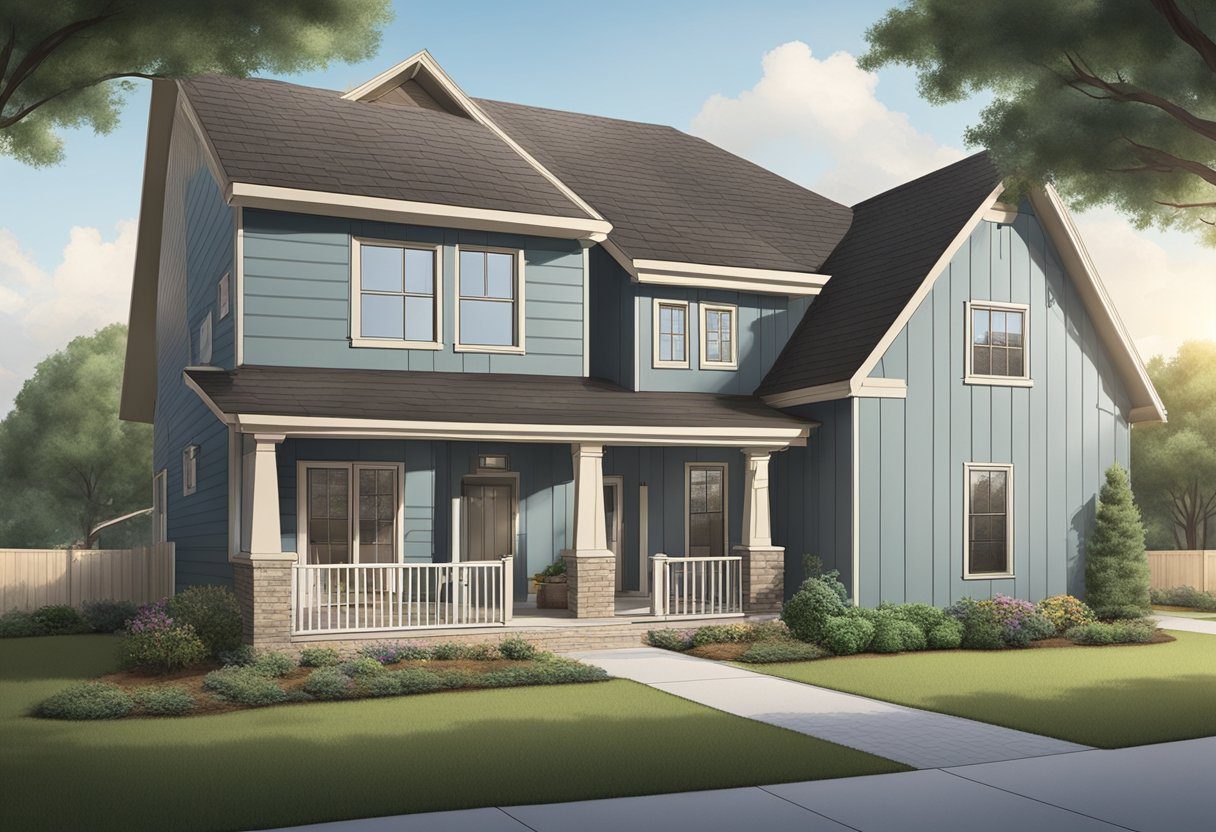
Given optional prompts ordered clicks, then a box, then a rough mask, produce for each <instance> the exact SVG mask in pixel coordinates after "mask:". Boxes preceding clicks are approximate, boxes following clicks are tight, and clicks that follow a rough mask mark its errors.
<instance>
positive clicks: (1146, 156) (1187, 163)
mask: <svg viewBox="0 0 1216 832" xmlns="http://www.w3.org/2000/svg"><path fill="white" fill-rule="evenodd" d="M1120 138H1122V139H1123V141H1125V142H1127V143H1128V144H1129V145H1131V146H1132V148H1133V149H1134V150H1135V152H1136V155H1137V156H1139V157H1140V159H1141V160H1142V161H1143V162H1144V163H1145V164H1144V165H1142V166H1140V167H1135V168H1107V170H1109V171H1111V172H1112V173H1140V172H1145V171H1151V172H1154V173H1171V172H1174V171H1181V172H1183V173H1190V174H1194V175H1195V176H1198V177H1199V178H1200V179H1202V180H1204V181H1205V182H1209V183H1211V184H1213V185H1216V170H1212V169H1211V168H1210V167H1208V166H1207V165H1205V164H1203V163H1202V162H1196V161H1193V160H1191V159H1183V158H1182V157H1180V156H1175V155H1174V154H1173V153H1168V152H1166V151H1164V150H1159V149H1157V148H1155V147H1149V146H1148V145H1144V144H1140V143H1139V142H1136V141H1132V140H1131V139H1129V138H1128V137H1127V136H1121V137H1120Z"/></svg>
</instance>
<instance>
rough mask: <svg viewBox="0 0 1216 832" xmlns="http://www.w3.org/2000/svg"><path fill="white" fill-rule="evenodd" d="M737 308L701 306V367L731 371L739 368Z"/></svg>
mask: <svg viewBox="0 0 1216 832" xmlns="http://www.w3.org/2000/svg"><path fill="white" fill-rule="evenodd" d="M737 317H738V308H737V307H735V306H730V305H728V304H718V303H702V304H701V367H702V368H703V369H707V370H733V369H735V368H736V367H738V366H739V359H738V345H737V339H736V335H735V332H736V326H735V319H736V318H737Z"/></svg>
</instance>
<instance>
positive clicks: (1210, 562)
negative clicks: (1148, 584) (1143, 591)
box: [1148, 549, 1216, 592]
mask: <svg viewBox="0 0 1216 832" xmlns="http://www.w3.org/2000/svg"><path fill="white" fill-rule="evenodd" d="M1148 568H1149V570H1150V571H1151V572H1152V587H1153V589H1172V588H1174V587H1176V586H1190V587H1194V588H1195V589H1202V590H1206V591H1207V592H1216V549H1208V550H1206V551H1176V552H1149V553H1148Z"/></svg>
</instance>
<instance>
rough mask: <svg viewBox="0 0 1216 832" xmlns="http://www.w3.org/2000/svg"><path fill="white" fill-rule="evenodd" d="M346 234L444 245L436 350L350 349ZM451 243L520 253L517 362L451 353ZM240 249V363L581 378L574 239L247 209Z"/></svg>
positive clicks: (579, 260)
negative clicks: (522, 346) (520, 323)
mask: <svg viewBox="0 0 1216 832" xmlns="http://www.w3.org/2000/svg"><path fill="white" fill-rule="evenodd" d="M352 236H354V237H367V238H376V239H385V240H399V241H404V242H417V243H428V244H437V245H440V246H442V249H441V251H442V257H441V260H442V262H441V267H440V274H441V277H442V292H443V296H442V307H443V322H442V329H441V331H442V333H443V348H442V349H440V350H412V349H393V348H383V349H378V348H374V347H352V346H351V344H350V279H351V276H350V252H351V238H352ZM458 244H459V245H466V246H474V247H475V246H498V247H503V248H515V249H523V251H524V280H525V289H524V338H525V353H524V354H522V355H515V354H495V353H479V352H456V351H455V350H454V349H453V344H454V341H455V317H454V310H455V308H456V306H455V304H456V246H457V245H458ZM243 246H244V278H243V280H244V289H243V294H244V303H245V307H244V309H245V311H244V318H243V321H244V353H243V358H244V363H246V364H267V365H280V366H292V367H327V368H331V367H336V368H342V367H349V368H356V369H364V370H429V371H436V370H437V371H441V372H469V373H532V374H541V375H567V376H581V375H582V374H583V323H582V322H583V254H582V250H581V248H580V247H579V244H578V243H577V242H576V241H571V240H556V239H549V238H541V237H524V236H519V235H513V234H497V233H489V232H481V231H459V230H452V229H442V228H429V227H422V226H412V225H397V224H392V223H383V222H369V221H363V220H350V219H341V218H337V217H321V216H310V215H304V214H291V213H283V212H276V211H261V210H246V211H245V212H244V216H243Z"/></svg>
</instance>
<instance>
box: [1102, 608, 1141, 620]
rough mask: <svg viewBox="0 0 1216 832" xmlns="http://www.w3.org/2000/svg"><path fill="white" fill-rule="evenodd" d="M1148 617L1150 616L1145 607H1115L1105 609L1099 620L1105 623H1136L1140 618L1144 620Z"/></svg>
mask: <svg viewBox="0 0 1216 832" xmlns="http://www.w3.org/2000/svg"><path fill="white" fill-rule="evenodd" d="M1146 615H1148V612H1146V611H1145V610H1144V608H1143V607H1137V606H1133V605H1126V606H1118V605H1115V606H1108V607H1103V608H1102V614H1101V615H1099V616H1098V618H1099V619H1101V620H1103V621H1134V620H1136V619H1138V618H1144V617H1145V616H1146Z"/></svg>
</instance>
